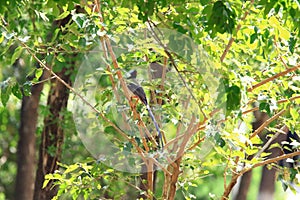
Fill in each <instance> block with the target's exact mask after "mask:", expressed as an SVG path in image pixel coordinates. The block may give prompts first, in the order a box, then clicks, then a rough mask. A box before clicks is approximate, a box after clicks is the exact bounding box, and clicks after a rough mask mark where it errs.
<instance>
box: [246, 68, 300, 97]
mask: <svg viewBox="0 0 300 200" xmlns="http://www.w3.org/2000/svg"><path fill="white" fill-rule="evenodd" d="M298 68H300V64H298V65H297V66H294V67H291V68H288V69H286V70H285V71H283V72H280V73H278V74H275V75H274V76H272V77H270V78H267V79H265V80H263V81H261V82H259V83H257V84H255V85H253V86H252V87H251V88H248V90H247V91H248V92H252V91H253V90H254V89H256V88H258V87H260V86H262V85H264V84H266V83H268V82H270V81H273V80H274V79H276V78H278V77H280V76H284V75H286V74H288V73H290V72H293V71H296V70H297V69H298Z"/></svg>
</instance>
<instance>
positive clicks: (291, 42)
mask: <svg viewBox="0 0 300 200" xmlns="http://www.w3.org/2000/svg"><path fill="white" fill-rule="evenodd" d="M296 42H297V39H296V38H295V37H290V39H289V50H290V52H291V53H294V49H295V45H296Z"/></svg>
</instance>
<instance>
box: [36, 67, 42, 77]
mask: <svg viewBox="0 0 300 200" xmlns="http://www.w3.org/2000/svg"><path fill="white" fill-rule="evenodd" d="M42 74H43V69H42V68H38V69H36V70H35V78H36V79H37V80H38V79H39V78H40V77H41V76H42Z"/></svg>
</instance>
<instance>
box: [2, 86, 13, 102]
mask: <svg viewBox="0 0 300 200" xmlns="http://www.w3.org/2000/svg"><path fill="white" fill-rule="evenodd" d="M10 94H11V87H10V85H9V84H3V85H2V88H1V102H2V104H3V106H6V103H7V102H8V99H9V96H10Z"/></svg>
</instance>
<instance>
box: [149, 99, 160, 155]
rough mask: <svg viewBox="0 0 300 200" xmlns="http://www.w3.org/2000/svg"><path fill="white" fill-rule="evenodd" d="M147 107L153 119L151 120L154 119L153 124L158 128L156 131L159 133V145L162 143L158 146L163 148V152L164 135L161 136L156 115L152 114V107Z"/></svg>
mask: <svg viewBox="0 0 300 200" xmlns="http://www.w3.org/2000/svg"><path fill="white" fill-rule="evenodd" d="M146 107H147V110H148V112H149V115H150V117H151V119H152V121H153V123H154V126H155V128H156V131H157V133H158V139H159V143H160V144H158V146H161V148H162V150H163V149H164V143H163V139H162V134H161V132H160V129H159V127H158V124H157V122H156V120H155V117H154V115H153V113H152V111H151V108H150V106H149V105H148V104H147V105H146Z"/></svg>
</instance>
